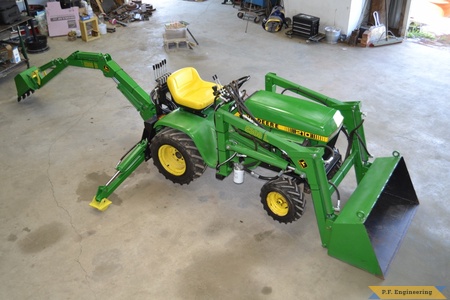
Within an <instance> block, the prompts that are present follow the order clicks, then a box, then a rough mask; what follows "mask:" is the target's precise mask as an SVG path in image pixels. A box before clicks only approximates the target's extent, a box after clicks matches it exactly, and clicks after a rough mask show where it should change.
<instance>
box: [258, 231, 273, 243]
mask: <svg viewBox="0 0 450 300" xmlns="http://www.w3.org/2000/svg"><path fill="white" fill-rule="evenodd" d="M272 233H273V230H267V231H264V232H260V233H258V234H255V235H254V238H255V240H256V241H257V242H261V241H263V240H265V239H266V238H268V237H270V236H271V235H272Z"/></svg>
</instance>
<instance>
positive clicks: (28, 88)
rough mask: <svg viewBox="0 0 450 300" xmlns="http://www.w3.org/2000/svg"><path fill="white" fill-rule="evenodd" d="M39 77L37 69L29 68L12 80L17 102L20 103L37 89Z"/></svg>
mask: <svg viewBox="0 0 450 300" xmlns="http://www.w3.org/2000/svg"><path fill="white" fill-rule="evenodd" d="M39 76H40V75H39V70H38V68H36V67H31V68H29V69H28V70H25V71H23V72H21V73H20V74H18V75H17V76H16V77H15V78H14V81H15V83H16V90H17V101H19V102H20V101H21V100H23V99H25V98H26V97H28V96H30V95H31V94H32V93H34V91H35V90H37V89H38V88H39V85H38V82H39V81H40V79H41V78H40V77H39Z"/></svg>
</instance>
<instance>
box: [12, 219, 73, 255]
mask: <svg viewBox="0 0 450 300" xmlns="http://www.w3.org/2000/svg"><path fill="white" fill-rule="evenodd" d="M65 232H66V229H65V228H64V225H63V224H62V223H59V222H52V223H50V224H46V225H42V226H41V227H39V228H38V229H36V230H32V231H31V232H30V233H28V234H27V235H26V236H25V237H24V238H22V239H21V240H20V241H19V242H18V245H19V248H20V250H21V251H22V252H24V253H37V252H41V251H43V250H45V249H47V248H49V247H51V246H52V245H54V244H56V243H57V242H58V241H59V240H61V238H62V237H63V236H64V233H65Z"/></svg>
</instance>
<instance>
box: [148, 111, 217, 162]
mask: <svg viewBox="0 0 450 300" xmlns="http://www.w3.org/2000/svg"><path fill="white" fill-rule="evenodd" d="M164 127H171V128H174V129H177V130H179V131H182V132H184V133H185V134H187V135H188V136H189V137H190V138H191V139H192V141H193V142H194V144H195V146H196V147H197V149H198V151H199V152H200V155H201V156H202V158H203V160H204V161H205V163H206V164H207V165H208V167H210V168H215V167H216V165H217V151H216V149H217V139H216V132H215V130H214V121H213V119H212V116H207V117H202V116H199V115H196V114H193V113H191V112H186V111H183V110H175V111H173V112H171V113H170V114H168V115H166V116H164V117H163V118H161V119H160V120H159V121H157V122H156V124H155V129H156V131H160V130H161V129H163V128H164Z"/></svg>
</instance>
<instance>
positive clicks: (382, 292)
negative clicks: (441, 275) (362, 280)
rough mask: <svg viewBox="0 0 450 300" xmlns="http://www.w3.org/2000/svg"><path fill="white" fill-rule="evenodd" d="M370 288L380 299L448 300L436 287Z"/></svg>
mask: <svg viewBox="0 0 450 300" xmlns="http://www.w3.org/2000/svg"><path fill="white" fill-rule="evenodd" d="M369 288H370V289H371V290H372V291H373V292H374V294H376V296H378V299H447V298H446V297H445V296H444V295H443V294H442V293H441V292H440V291H439V289H438V288H437V287H436V286H395V285H392V286H369ZM371 298H372V297H371ZM372 299H376V298H372Z"/></svg>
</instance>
